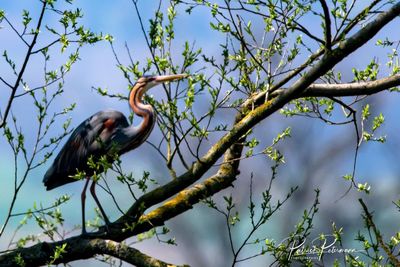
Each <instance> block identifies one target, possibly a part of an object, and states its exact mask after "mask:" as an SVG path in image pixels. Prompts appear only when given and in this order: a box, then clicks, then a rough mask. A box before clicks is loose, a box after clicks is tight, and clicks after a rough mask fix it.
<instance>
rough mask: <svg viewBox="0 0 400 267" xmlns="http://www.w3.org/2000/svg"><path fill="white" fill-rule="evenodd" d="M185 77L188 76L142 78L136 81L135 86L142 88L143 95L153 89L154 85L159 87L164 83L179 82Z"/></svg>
mask: <svg viewBox="0 0 400 267" xmlns="http://www.w3.org/2000/svg"><path fill="white" fill-rule="evenodd" d="M187 76H188V74H172V75H156V76H143V77H140V78H139V79H138V80H137V82H136V86H137V87H142V88H143V87H144V88H143V89H144V90H143V93H145V92H147V90H149V89H150V88H153V87H154V86H156V85H159V84H162V83H165V82H171V81H176V80H180V79H183V78H186V77H187ZM136 86H135V87H136Z"/></svg>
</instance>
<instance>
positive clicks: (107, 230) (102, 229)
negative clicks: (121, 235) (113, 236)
mask: <svg viewBox="0 0 400 267" xmlns="http://www.w3.org/2000/svg"><path fill="white" fill-rule="evenodd" d="M110 226H111V223H110V221H109V220H106V221H105V224H104V225H102V226H100V227H99V232H103V233H105V234H107V233H110V232H111V231H110V228H111V227H110Z"/></svg>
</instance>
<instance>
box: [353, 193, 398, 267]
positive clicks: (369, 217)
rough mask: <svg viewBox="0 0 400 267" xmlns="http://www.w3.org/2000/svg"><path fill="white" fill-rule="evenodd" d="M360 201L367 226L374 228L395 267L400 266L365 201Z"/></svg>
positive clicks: (377, 237)
mask: <svg viewBox="0 0 400 267" xmlns="http://www.w3.org/2000/svg"><path fill="white" fill-rule="evenodd" d="M358 201H359V202H360V204H361V206H362V208H363V210H364V212H365V217H364V218H365V219H366V221H367V226H368V228H369V227H372V230H373V231H374V234H375V236H376V240H377V241H378V243H379V245H380V246H381V247H382V249H383V250H384V251H385V252H386V254H387V255H388V257H389V259H390V261H391V262H392V263H393V264H394V265H395V266H400V260H398V259H396V257H395V256H394V255H393V253H392V252H390V249H389V248H388V246H386V244H385V243H384V242H383V239H382V235H381V234H380V232H379V230H378V229H377V228H376V225H375V223H374V221H373V220H372V214H371V213H370V212H369V211H368V208H367V205H365V203H364V201H363V200H362V199H361V198H359V199H358Z"/></svg>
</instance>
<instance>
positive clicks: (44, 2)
mask: <svg viewBox="0 0 400 267" xmlns="http://www.w3.org/2000/svg"><path fill="white" fill-rule="evenodd" d="M46 6H47V1H43V6H42V11H41V13H40V16H39V21H38V24H37V26H36V29H35V33H34V35H33V39H32V42H31V44H30V45H29V47H28V51H27V52H26V55H25V59H24V62H23V63H22V67H21V70H20V71H19V74H18V77H17V80H16V81H15V84H14V86H13V87H12V91H11V95H10V98H9V99H8V103H7V106H6V109H5V111H4V116H3V118H2V121H1V122H0V128H2V127H4V125H5V124H6V121H7V117H8V113H9V112H10V109H11V105H12V102H13V101H14V96H15V93H16V92H17V89H18V86H19V84H20V82H21V80H22V76H23V75H24V72H25V68H26V66H27V65H28V62H29V59H30V57H31V55H32V53H31V52H32V49H33V47H34V46H35V44H36V40H37V37H38V35H39V32H40V26H41V25H42V20H43V17H44V11H45V10H46Z"/></svg>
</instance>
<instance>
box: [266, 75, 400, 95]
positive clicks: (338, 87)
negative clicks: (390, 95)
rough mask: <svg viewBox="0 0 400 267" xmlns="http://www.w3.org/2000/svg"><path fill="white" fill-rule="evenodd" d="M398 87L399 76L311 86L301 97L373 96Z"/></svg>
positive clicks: (276, 93)
mask: <svg viewBox="0 0 400 267" xmlns="http://www.w3.org/2000/svg"><path fill="white" fill-rule="evenodd" d="M396 86H400V74H395V75H393V76H390V77H385V78H382V79H379V80H376V81H369V82H359V83H342V84H312V85H310V86H309V87H308V88H307V89H306V90H305V91H304V92H302V94H301V95H300V96H301V97H318V96H320V97H338V96H360V95H373V94H376V93H379V92H381V91H384V90H388V89H390V88H393V87H396ZM284 91H285V89H279V90H276V91H275V92H273V93H272V94H271V97H277V96H278V95H280V94H282V93H283V92H284Z"/></svg>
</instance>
